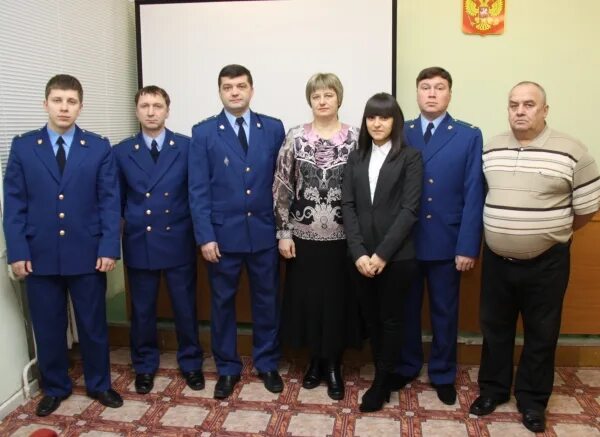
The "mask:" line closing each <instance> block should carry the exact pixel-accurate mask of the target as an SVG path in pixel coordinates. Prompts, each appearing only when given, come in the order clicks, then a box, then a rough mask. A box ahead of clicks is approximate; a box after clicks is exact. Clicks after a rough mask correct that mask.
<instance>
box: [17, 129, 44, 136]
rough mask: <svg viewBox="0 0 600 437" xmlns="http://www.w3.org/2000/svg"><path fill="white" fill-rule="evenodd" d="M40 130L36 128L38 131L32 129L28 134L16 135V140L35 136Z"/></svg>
mask: <svg viewBox="0 0 600 437" xmlns="http://www.w3.org/2000/svg"><path fill="white" fill-rule="evenodd" d="M41 130H42V128H41V127H40V128H38V129H34V130H30V131H29V132H25V133H22V134H19V135H17V138H23V137H28V136H30V135H37V134H39V133H40V131H41Z"/></svg>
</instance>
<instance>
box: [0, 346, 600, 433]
mask: <svg viewBox="0 0 600 437" xmlns="http://www.w3.org/2000/svg"><path fill="white" fill-rule="evenodd" d="M244 364H245V365H244V371H243V378H242V381H241V383H240V384H238V385H237V387H236V390H235V392H234V394H233V395H232V396H231V398H230V399H228V400H226V401H218V400H215V399H213V398H212V393H213V388H214V384H215V380H216V369H215V366H214V362H213V361H212V359H210V358H208V359H207V360H206V361H205V364H204V372H205V375H206V378H207V381H206V388H205V389H204V390H202V391H198V392H196V391H193V390H190V389H189V388H188V387H187V386H186V385H185V382H184V381H183V379H182V378H181V377H180V375H179V372H178V370H177V364H176V360H175V354H174V353H172V352H168V353H164V354H163V355H162V356H161V369H160V371H159V372H158V374H157V377H156V380H155V386H154V390H153V391H152V392H151V393H150V394H149V395H145V396H143V395H138V394H136V393H135V390H134V388H133V379H134V374H133V372H132V370H131V368H130V366H129V351H128V350H127V349H117V350H115V351H113V352H112V370H113V385H114V387H115V388H116V389H117V390H118V391H119V392H120V393H122V395H123V398H124V400H125V404H124V406H123V407H121V408H119V409H110V408H105V407H103V406H102V405H100V404H99V403H98V402H95V401H92V400H91V399H89V398H88V397H86V396H85V388H84V386H83V377H82V376H81V374H82V373H81V372H82V369H81V363H77V364H76V366H75V368H74V369H73V372H72V376H73V378H74V380H75V383H76V387H75V390H74V394H73V395H72V396H71V397H70V398H69V399H67V400H66V401H64V402H63V403H62V405H61V406H60V408H59V409H58V410H57V411H56V412H55V413H54V414H52V415H51V416H49V417H46V418H39V417H37V416H35V406H36V404H37V401H38V399H39V398H36V399H34V400H32V401H30V402H28V403H26V404H24V405H22V406H21V407H19V408H18V409H17V410H15V411H14V412H12V413H11V414H10V415H8V416H7V417H6V418H5V419H4V421H2V422H1V423H0V436H29V434H31V433H32V432H33V431H34V430H36V429H39V428H50V429H53V430H55V431H56V432H57V433H58V434H59V435H61V436H88V437H92V436H93V437H109V436H161V437H162V436H165V437H169V436H177V437H184V436H200V437H209V436H211V437H214V436H306V437H308V436H311V437H313V436H361V437H368V436H375V437H385V436H403V437H408V436H414V437H421V436H422V437H425V436H435V437H438V436H449V437H450V436H471V437H475V436H477V437H488V436H489V437H518V436H528V435H532V434H531V433H530V432H529V431H527V430H526V429H525V428H524V427H523V426H522V425H521V423H520V415H519V414H518V413H517V410H516V406H515V402H514V399H513V400H511V402H510V403H508V404H505V405H503V406H501V407H499V408H498V409H497V410H496V412H495V413H494V414H492V415H490V416H487V417H485V418H477V417H475V416H471V415H469V413H468V407H469V405H470V403H471V402H472V401H473V400H474V399H475V398H476V397H477V384H476V379H477V368H476V367H474V366H463V367H461V368H460V370H459V374H458V377H457V388H458V401H457V404H456V405H455V406H447V405H444V404H442V403H441V402H440V401H439V400H438V399H437V397H436V395H435V392H434V391H433V389H432V388H431V387H430V386H429V384H428V383H427V379H426V377H421V378H420V379H419V380H418V381H415V382H414V383H413V384H411V385H410V386H407V387H406V388H405V389H404V390H402V391H400V392H397V393H394V394H393V395H392V398H391V402H390V403H389V404H387V405H386V406H385V408H384V410H382V411H380V412H377V413H371V414H361V413H359V411H358V404H359V401H360V397H361V396H362V394H363V393H364V391H365V390H366V388H367V387H368V386H369V385H370V381H371V379H372V377H373V368H372V366H370V365H365V366H352V365H351V363H347V364H346V366H345V369H344V374H345V379H346V397H345V398H344V400H342V401H339V402H336V401H332V400H331V399H329V398H328V397H327V393H326V388H325V386H324V385H323V386H321V387H318V388H316V389H314V390H305V389H303V388H302V387H301V383H300V381H301V379H302V373H303V370H304V369H303V367H301V366H296V365H295V364H294V363H282V366H281V369H280V370H281V373H282V376H283V377H284V381H285V389H284V391H283V393H281V394H280V395H274V394H272V393H269V392H268V391H266V390H265V389H264V387H263V386H262V382H261V381H260V380H259V379H258V378H257V376H256V374H255V373H253V369H252V364H251V362H250V360H249V359H244ZM423 373H426V372H423ZM547 417H548V427H547V431H546V433H545V435H546V436H552V437H578V436H581V437H592V436H599V437H600V369H596V368H594V369H590V368H564V367H563V368H559V369H558V370H557V374H556V378H555V388H554V394H553V396H552V398H551V400H550V405H549V406H548V414H547Z"/></svg>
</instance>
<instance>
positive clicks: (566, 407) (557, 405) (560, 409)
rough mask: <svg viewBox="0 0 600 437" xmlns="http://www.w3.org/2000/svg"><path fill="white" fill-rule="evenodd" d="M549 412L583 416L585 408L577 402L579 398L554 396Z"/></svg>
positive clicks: (549, 405)
mask: <svg viewBox="0 0 600 437" xmlns="http://www.w3.org/2000/svg"><path fill="white" fill-rule="evenodd" d="M547 412H548V413H556V414H581V413H583V408H582V407H581V404H580V403H579V402H578V401H577V398H574V397H572V396H567V395H560V394H554V395H552V396H551V397H550V401H549V402H548V408H547Z"/></svg>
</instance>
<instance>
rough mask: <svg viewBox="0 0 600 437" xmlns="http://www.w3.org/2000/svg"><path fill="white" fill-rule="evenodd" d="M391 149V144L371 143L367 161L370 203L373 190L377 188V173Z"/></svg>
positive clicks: (373, 194) (389, 142)
mask: <svg viewBox="0 0 600 437" xmlns="http://www.w3.org/2000/svg"><path fill="white" fill-rule="evenodd" d="M391 148H392V142H391V141H388V142H387V143H385V144H382V145H381V146H378V145H376V144H375V143H373V145H372V146H371V160H370V161H369V187H370V188H371V203H373V198H374V197H375V188H376V187H377V179H379V171H380V170H381V166H382V165H383V163H384V161H385V158H387V156H388V153H390V150H391Z"/></svg>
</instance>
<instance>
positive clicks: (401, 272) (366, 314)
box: [351, 260, 416, 372]
mask: <svg viewBox="0 0 600 437" xmlns="http://www.w3.org/2000/svg"><path fill="white" fill-rule="evenodd" d="M415 269H416V262H415V261H414V260H402V261H395V262H390V263H388V264H387V265H386V266H385V268H384V269H383V271H382V272H381V273H380V274H379V275H377V276H375V277H374V278H367V277H365V276H363V275H361V274H360V273H359V271H358V270H357V269H356V266H353V268H352V269H351V270H352V277H353V280H354V283H355V285H356V290H357V294H358V301H359V304H360V308H361V314H362V316H363V320H364V322H365V327H366V329H367V333H368V335H369V337H370V340H371V350H372V352H373V360H374V362H375V365H376V366H377V368H378V369H381V370H384V371H387V372H393V371H394V369H395V367H396V365H397V361H398V351H399V350H400V346H401V344H402V313H403V302H404V299H405V297H406V293H408V290H409V288H410V284H411V281H412V279H413V276H414V274H415Z"/></svg>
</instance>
